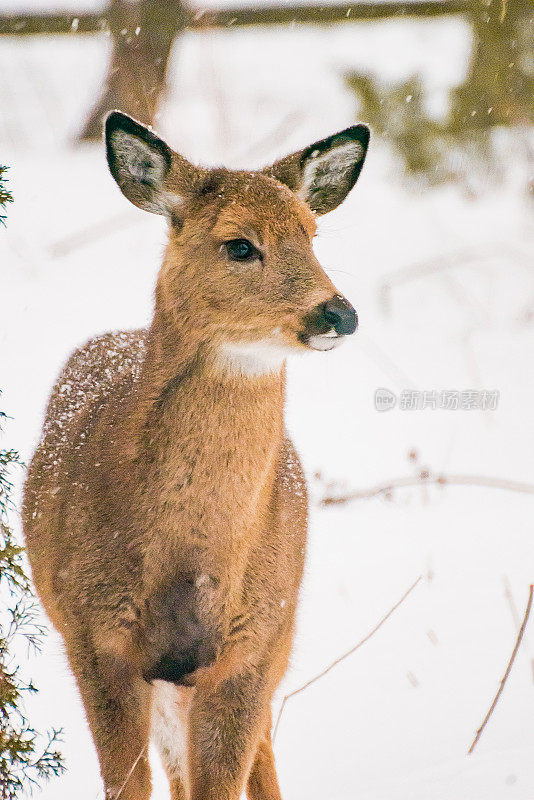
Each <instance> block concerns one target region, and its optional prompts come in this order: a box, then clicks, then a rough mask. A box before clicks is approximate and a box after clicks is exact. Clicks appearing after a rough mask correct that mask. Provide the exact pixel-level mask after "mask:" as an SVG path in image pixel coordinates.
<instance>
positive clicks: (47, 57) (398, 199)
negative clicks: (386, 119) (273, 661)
mask: <svg viewBox="0 0 534 800" xmlns="http://www.w3.org/2000/svg"><path fill="white" fill-rule="evenodd" d="M468 47H469V41H468V37H467V34H466V29H465V27H464V26H463V25H462V24H461V23H460V22H450V21H449V22H445V21H442V22H437V21H436V22H432V23H425V24H422V23H421V24H415V23H408V22H403V23H395V24H393V23H391V24H387V25H360V26H354V27H351V26H346V27H343V28H340V29H330V30H327V31H321V30H315V29H312V30H306V31H303V30H299V31H292V30H287V31H268V30H265V31H261V32H253V31H248V32H246V33H245V32H240V31H232V32H228V33H224V34H214V33H213V34H202V35H188V36H187V37H185V38H184V40H183V41H182V43H181V44H180V46H179V47H177V48H176V52H175V55H174V58H173V63H172V68H171V75H170V90H169V94H168V98H167V102H166V105H165V107H164V108H163V109H162V114H161V119H160V125H159V127H160V130H161V131H162V132H163V133H164V134H165V135H166V136H167V137H168V138H169V140H170V141H171V143H172V144H173V145H174V146H175V147H176V148H177V149H178V148H179V149H182V150H183V151H184V153H185V154H186V155H188V156H189V157H191V158H193V159H197V160H201V161H203V162H205V163H208V164H210V163H211V164H215V163H222V162H224V163H227V164H229V165H243V164H250V165H251V166H254V165H256V164H258V163H261V162H262V161H263V162H268V161H269V160H271V159H273V158H274V157H276V156H278V155H280V154H282V153H284V152H286V151H290V150H292V149H294V148H296V147H298V146H300V145H302V144H305V143H308V142H310V141H313V140H314V139H317V138H320V137H322V136H324V135H326V134H327V133H330V132H332V131H334V130H336V129H339V128H342V127H345V126H346V125H348V124H351V123H352V122H353V120H354V115H355V109H354V103H353V99H352V97H351V96H350V95H349V94H348V93H346V91H345V90H344V89H343V85H342V80H341V78H340V77H339V73H340V72H342V71H343V70H344V69H346V68H349V67H359V68H365V69H366V70H369V71H371V72H373V73H374V74H379V75H382V76H383V77H384V78H385V79H386V80H401V79H404V78H405V77H406V76H408V75H410V74H411V73H412V72H418V73H420V74H422V75H423V78H424V81H425V85H426V86H427V89H428V91H429V93H430V97H429V102H431V103H433V104H434V106H435V107H439V106H440V104H442V103H443V101H444V98H445V96H446V91H447V89H448V88H449V87H450V86H451V84H453V83H454V82H455V81H457V80H459V79H460V77H461V75H462V71H463V70H464V69H465V63H466V54H467V53H468ZM105 55H106V44H105V43H103V42H101V41H100V40H98V39H78V38H75V37H69V38H68V39H59V40H52V41H51V40H48V41H43V40H32V41H31V42H29V41H28V42H20V41H14V40H6V39H4V40H1V41H0V161H1V162H3V163H8V164H11V165H12V169H11V171H10V184H11V188H12V189H13V192H14V194H15V197H16V202H15V204H14V205H13V207H12V208H10V211H9V220H8V227H7V229H6V230H2V231H0V278H1V283H0V320H1V322H0V354H1V355H0V386H1V387H2V388H3V390H4V394H3V396H2V400H1V407H2V408H3V409H4V410H5V411H7V413H9V414H10V415H11V416H12V417H13V420H12V421H10V422H9V426H8V430H7V432H6V436H5V439H4V441H5V442H6V444H12V445H13V446H16V447H18V448H19V449H20V450H21V452H22V455H23V457H24V458H25V459H29V457H30V455H31V452H32V449H33V447H34V445H35V443H36V440H37V438H38V436H39V430H40V425H41V420H42V412H43V408H44V404H45V402H46V398H47V394H48V391H49V388H50V386H51V384H52V382H53V381H54V379H55V376H56V374H57V372H58V370H59V368H60V366H61V364H62V362H63V361H64V360H65V358H66V357H67V355H68V354H69V352H70V351H71V350H72V349H73V348H74V347H75V346H76V345H78V344H80V343H81V342H83V341H84V340H85V339H86V338H88V337H89V336H92V335H94V334H96V333H99V332H102V331H105V330H109V329H116V328H129V327H136V326H138V325H142V324H144V323H146V322H147V320H148V319H149V316H150V310H151V292H152V286H153V283H154V278H155V275H156V271H157V269H158V264H159V261H160V258H161V252H162V247H163V243H164V240H165V230H164V224H163V222H162V221H161V220H160V219H159V218H156V217H153V216H151V215H149V214H143V213H142V212H138V211H136V210H135V209H134V208H133V207H131V206H128V204H127V203H126V201H125V200H124V199H123V198H122V196H121V195H120V193H119V192H118V190H117V189H116V187H115V185H114V183H113V181H112V179H111V178H110V176H109V175H108V173H107V169H106V165H105V160H104V157H103V150H102V147H101V146H99V145H84V146H79V147H74V146H73V145H72V143H71V141H70V139H71V138H72V136H73V134H74V132H75V131H76V130H77V129H78V128H79V127H80V125H81V121H82V119H83V116H84V114H86V113H87V109H88V106H89V105H90V102H91V98H93V96H94V94H95V92H96V90H97V88H98V86H99V84H100V82H101V80H102V76H103V74H104V70H105ZM520 149H521V148H520V147H519V146H518V147H517V149H516V150H512V151H510V150H509V149H508V148H505V150H504V155H503V164H504V167H505V168H504V170H503V174H502V176H501V177H500V178H499V179H498V180H497V179H496V180H494V181H491V180H488V182H487V185H486V186H485V188H484V189H483V190H482V191H481V193H480V194H479V195H478V196H477V197H476V198H475V199H473V197H472V195H471V194H467V193H464V192H462V190H461V189H460V188H457V187H452V186H449V187H445V188H441V189H439V190H438V189H432V190H430V189H426V188H424V187H423V186H422V185H414V184H413V183H412V184H408V182H407V181H406V180H404V179H403V178H402V176H401V175H400V174H399V171H398V169H397V166H396V165H395V163H394V161H393V160H392V159H391V157H390V155H389V154H388V153H387V152H386V151H385V150H384V148H383V146H382V145H380V143H379V142H375V143H374V144H373V146H372V147H371V150H370V153H369V157H368V162H367V165H366V167H365V169H364V171H363V174H362V177H361V178H360V181H359V183H358V185H357V187H356V189H355V190H354V192H353V193H352V195H351V196H350V197H349V199H348V200H347V201H346V203H345V204H344V206H343V207H342V208H341V209H339V210H338V211H336V212H334V213H332V214H331V215H330V216H329V217H327V218H325V219H324V220H323V221H322V222H321V225H320V236H319V238H318V241H317V253H318V256H319V257H320V259H321V260H322V262H323V264H324V265H325V266H326V267H327V268H328V270H329V272H330V274H331V275H332V278H333V279H334V280H335V282H336V284H337V285H338V287H339V289H340V290H341V291H343V292H344V293H345V294H346V295H347V296H348V297H349V298H350V299H351V301H352V302H353V303H354V305H355V306H356V308H357V310H358V313H359V317H360V331H359V333H358V334H357V335H356V336H355V337H354V338H353V340H351V341H350V342H348V343H347V344H345V345H344V346H343V348H341V349H340V350H338V351H335V352H333V353H328V354H314V355H310V356H307V357H302V358H301V359H297V360H295V361H294V362H293V363H291V364H290V369H289V392H288V394H289V396H288V425H289V428H290V429H291V431H292V432H293V435H294V438H295V441H296V443H297V445H298V448H299V450H300V452H301V454H302V457H303V460H304V463H305V467H306V470H307V472H308V474H309V476H310V483H311V486H312V495H313V503H312V508H311V525H310V548H309V559H308V566H307V572H306V580H305V585H304V588H303V593H302V603H301V609H300V621H299V627H298V635H297V640H296V646H295V652H294V657H293V666H292V669H291V671H290V673H289V674H288V676H287V678H286V680H285V683H284V686H283V687H282V689H281V691H280V698H281V697H282V696H283V695H284V694H285V693H287V692H289V691H291V690H292V689H294V688H296V687H298V686H299V685H300V684H302V683H304V682H305V681H306V680H308V679H309V678H311V677H312V676H314V675H315V674H316V673H318V672H320V671H321V670H322V669H323V668H324V667H325V666H327V665H328V664H329V663H330V662H331V661H333V660H334V659H335V658H336V657H337V656H339V655H340V654H341V653H343V652H344V651H346V650H348V649H349V648H351V647H352V646H353V645H354V644H355V643H357V642H358V641H359V640H360V639H361V638H363V637H364V636H365V635H366V634H367V633H368V632H369V631H370V630H371V629H372V628H373V626H374V625H375V624H376V623H377V621H378V620H379V619H380V618H381V617H382V616H383V615H384V614H385V613H386V612H387V611H388V610H389V609H390V608H391V606H392V605H393V604H394V603H395V602H396V601H397V600H398V599H399V598H400V597H401V595H402V594H403V593H404V592H405V591H406V589H407V588H408V587H409V586H410V584H411V583H412V582H413V581H414V580H415V579H416V578H417V577H418V576H419V575H422V576H423V578H422V580H421V581H420V583H419V584H418V586H417V587H416V588H415V589H414V591H413V592H412V594H411V595H410V596H409V597H408V598H407V600H406V601H405V602H404V603H403V604H402V606H401V607H400V608H399V609H398V610H397V611H396V612H395V614H394V615H393V616H392V617H391V618H390V619H389V620H388V621H387V622H386V623H385V625H384V626H383V627H382V628H381V629H380V630H379V631H378V632H377V633H376V635H375V636H373V637H372V638H371V639H370V640H369V642H368V643H366V644H365V645H363V647H362V648H361V649H360V650H359V651H358V652H357V653H355V654H354V655H353V656H352V657H351V658H349V659H347V660H346V661H345V662H344V663H342V664H341V665H340V666H339V667H337V668H336V669H335V670H334V671H332V672H331V673H330V674H329V675H328V676H326V677H325V678H324V679H322V680H321V681H319V682H317V683H316V684H314V685H313V686H312V687H310V688H309V689H308V690H307V691H306V692H304V693H302V694H301V695H299V696H298V697H296V698H294V699H293V700H291V701H290V702H289V703H288V704H287V706H286V709H285V712H284V715H283V717H282V720H281V723H280V727H279V732H278V736H277V740H276V755H277V761H278V767H279V775H280V781H281V786H282V791H283V795H284V798H287V800H315V799H317V800H319V799H321V800H324V798H327V800H352V798H361V799H362V800H479V799H480V800H505V799H506V798H511V799H512V798H513V800H532V798H534V759H533V757H532V752H533V747H534V684H533V680H534V674H533V658H534V629H533V627H532V626H534V619H533V620H532V621H531V626H530V630H527V634H526V635H525V639H524V641H523V644H522V646H521V649H520V651H519V654H518V657H517V661H516V663H515V665H514V668H513V670H512V673H511V676H510V678H509V680H508V683H507V685H506V687H505V690H504V693H503V696H502V698H501V701H500V703H499V705H498V707H497V709H496V711H495V713H494V715H493V717H492V718H491V720H490V722H489V724H488V727H487V729H486V731H485V732H484V735H483V737H482V739H481V741H480V743H479V745H478V747H477V749H476V750H475V752H474V754H473V755H471V756H467V755H466V752H467V749H468V747H469V744H470V742H471V740H472V738H473V736H474V733H475V731H476V729H477V728H478V726H479V725H480V723H481V721H482V719H483V717H484V714H485V713H486V710H487V708H488V706H489V704H490V702H491V699H492V696H493V694H494V692H495V691H496V689H497V686H498V684H499V681H500V679H501V677H502V674H503V672H504V669H505V667H506V663H507V660H508V658H509V655H510V653H511V651H512V647H513V645H514V641H515V637H516V634H517V621H516V619H514V608H513V606H514V604H515V607H516V612H515V613H516V616H517V615H519V617H521V615H522V614H523V610H524V607H525V604H526V600H527V594H528V586H529V584H530V583H531V582H532V581H533V578H534V544H533V541H532V537H533V535H534V531H533V517H534V514H533V505H534V503H533V499H534V498H533V497H532V495H528V494H519V493H514V492H510V491H503V490H496V489H493V490H488V489H483V488H474V487H470V486H466V487H456V488H455V487H443V488H436V487H427V488H425V487H421V486H419V487H415V488H411V489H403V490H399V491H396V492H394V493H393V496H392V498H391V499H390V500H384V499H383V498H380V497H379V498H375V499H368V500H360V501H358V502H354V503H350V504H344V505H338V506H330V507H326V508H325V507H321V506H319V504H318V502H317V501H318V499H319V498H320V496H321V495H322V494H323V493H324V492H326V491H334V492H338V493H342V492H343V491H344V490H351V489H359V488H366V487H372V486H374V485H377V484H382V483H384V482H385V483H387V482H388V481H389V480H391V479H394V478H400V477H403V476H411V475H415V474H416V473H417V471H418V470H420V469H421V468H425V467H428V468H429V469H430V470H432V471H435V472H438V473H439V472H444V473H446V474H466V475H476V476H494V477H502V478H506V479H510V480H515V481H524V482H530V483H533V482H534V458H533V455H532V451H533V448H532V444H533V437H534V418H533V411H532V409H533V408H534V370H533V368H532V364H533V362H534V328H533V324H534V272H533V254H534V225H533V219H534V218H533V208H532V205H531V204H529V201H528V198H527V196H526V193H525V185H526V183H527V178H528V175H527V174H526V171H525V168H524V166H522V162H521V161H520V159H521V155H520ZM417 265H420V266H421V267H422V273H421V274H419V273H416V275H414V276H412V277H408V279H407V280H404V281H397V280H396V276H398V275H402V274H404V273H403V271H404V270H406V269H407V268H409V267H412V266H417ZM440 267H441V268H440ZM390 284H391V285H390ZM388 285H390V288H389V290H387V286H388ZM385 287H386V288H385ZM377 388H388V389H390V390H391V391H393V392H395V393H396V395H397V396H398V395H400V393H401V392H402V391H403V390H416V391H428V392H431V391H434V390H435V391H443V390H450V391H460V390H477V391H481V390H490V391H491V390H496V391H498V392H499V403H498V407H497V410H495V411H491V410H486V411H477V410H460V409H458V410H438V409H432V408H427V409H425V410H411V411H410V410H402V409H400V408H399V407H398V405H397V407H396V408H395V409H394V410H390V411H388V412H379V411H377V410H376V409H375V407H374V393H375V390H376V389H377ZM410 452H415V453H416V454H417V458H416V460H414V459H410V458H409V453H410ZM317 472H318V473H320V475H321V478H320V479H318V478H316V477H314V475H315V473H317ZM329 482H332V483H333V486H332V487H330V488H328V487H327V486H326V484H328V483H329ZM506 585H509V587H510V592H511V595H512V598H513V599H512V601H511V600H510V597H507V596H506V594H505V586H506ZM30 669H31V672H32V675H33V677H34V678H35V680H36V682H37V683H38V685H39V687H40V693H39V695H38V696H37V697H36V698H35V699H34V700H33V701H32V704H31V707H30V712H31V715H32V721H33V722H34V724H35V725H36V726H37V727H41V728H43V727H46V726H49V725H54V726H56V727H59V726H62V727H63V728H64V738H65V742H64V745H63V751H64V754H65V756H66V759H67V765H68V771H67V772H66V774H65V775H64V776H63V777H62V778H61V779H59V780H54V781H52V782H51V783H50V784H49V785H48V786H46V787H45V789H44V792H43V794H42V797H43V799H44V800H71V799H72V798H73V797H75V798H77V800H95V798H100V797H101V789H100V783H99V778H98V767H97V763H96V758H95V755H94V751H93V747H92V744H91V740H90V737H89V733H88V730H87V726H86V723H85V721H84V717H83V712H82V708H81V703H80V701H79V699H78V696H77V693H76V689H75V686H74V682H73V679H72V677H71V676H70V674H69V671H68V668H67V665H66V662H65V659H64V656H63V653H62V648H61V644H60V642H59V640H58V638H57V636H56V635H55V634H54V633H51V634H50V635H49V637H48V639H47V642H46V647H45V651H44V653H43V655H42V656H41V657H38V658H35V659H34V660H33V662H32V664H31V667H30ZM154 763H155V788H154V798H158V800H163V799H164V798H165V797H167V794H166V792H167V789H166V787H165V782H164V779H163V777H162V774H161V770H160V769H159V767H158V764H157V760H156V759H154Z"/></svg>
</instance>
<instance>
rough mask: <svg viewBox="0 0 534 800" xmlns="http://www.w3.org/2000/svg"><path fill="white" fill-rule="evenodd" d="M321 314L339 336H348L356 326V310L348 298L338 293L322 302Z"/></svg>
mask: <svg viewBox="0 0 534 800" xmlns="http://www.w3.org/2000/svg"><path fill="white" fill-rule="evenodd" d="M323 316H324V318H325V320H326V321H327V322H328V324H329V325H331V326H332V328H333V329H334V330H335V332H336V333H338V334H339V335H340V336H348V335H350V334H351V333H354V331H355V330H356V328H357V327H358V317H357V316H356V311H355V310H354V309H353V307H352V306H351V304H350V303H349V301H348V300H345V298H344V297H340V296H339V295H336V296H335V297H333V298H332V299H331V300H329V301H328V302H327V303H325V304H324V308H323Z"/></svg>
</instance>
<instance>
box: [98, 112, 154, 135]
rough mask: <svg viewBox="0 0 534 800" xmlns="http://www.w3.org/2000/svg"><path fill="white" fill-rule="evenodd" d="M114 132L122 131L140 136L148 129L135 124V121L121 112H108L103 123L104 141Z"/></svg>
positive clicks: (137, 123) (138, 123)
mask: <svg viewBox="0 0 534 800" xmlns="http://www.w3.org/2000/svg"><path fill="white" fill-rule="evenodd" d="M116 130H121V131H124V132H125V133H132V134H134V135H136V136H139V135H142V134H143V133H144V132H145V131H147V130H148V129H147V128H146V127H145V125H142V124H141V123H140V122H137V120H136V119H134V118H133V117H130V116H129V115H128V114H125V113H124V112H123V111H117V110H115V111H110V112H109V114H108V115H107V117H106V119H105V122H104V135H105V137H106V139H108V138H109V136H110V134H112V133H113V132H114V131H116Z"/></svg>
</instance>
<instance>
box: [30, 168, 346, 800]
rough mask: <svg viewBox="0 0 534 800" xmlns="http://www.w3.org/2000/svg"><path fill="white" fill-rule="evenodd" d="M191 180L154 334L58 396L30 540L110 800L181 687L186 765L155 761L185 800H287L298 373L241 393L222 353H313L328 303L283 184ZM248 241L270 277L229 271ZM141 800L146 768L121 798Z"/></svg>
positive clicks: (300, 521)
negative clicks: (157, 708) (292, 425)
mask: <svg viewBox="0 0 534 800" xmlns="http://www.w3.org/2000/svg"><path fill="white" fill-rule="evenodd" d="M173 171H174V174H173V173H171V175H170V176H169V177H168V179H167V182H166V189H167V190H172V191H173V192H174V191H175V192H176V194H180V195H182V196H183V194H184V193H183V189H182V186H181V184H180V181H183V179H184V178H183V164H182V162H180V161H179V160H178V157H176V160H175V162H174V167H173ZM193 183H194V184H195V185H194V189H191V188H190V191H189V195H188V197H187V199H186V201H185V203H184V202H182V203H181V204H180V206H179V208H178V209H177V211H176V213H174V212H173V215H172V217H173V223H172V224H171V227H170V235H169V244H168V247H167V251H166V254H165V258H164V263H163V266H162V269H161V272H160V275H159V278H158V283H157V289H156V303H155V311H154V318H153V321H152V324H151V326H150V328H149V330H148V331H137V332H131V333H119V334H108V335H106V336H102V337H99V338H98V339H93V340H92V341H90V342H89V343H88V344H87V345H86V346H85V347H83V348H82V349H80V350H78V351H77V352H75V353H74V355H73V356H72V357H71V359H70V361H69V362H68V364H67V366H66V368H65V370H64V372H63V374H62V375H61V377H60V378H59V380H58V382H57V384H56V386H55V388H54V391H53V393H52V396H51V399H50V402H49V406H48V411H47V415H46V422H45V427H44V434H43V438H42V440H41V443H40V444H39V446H38V448H37V451H36V453H35V456H34V458H33V461H32V464H31V467H30V470H29V474H28V479H27V484H26V492H25V502H24V528H25V533H26V539H27V545H28V553H29V556H30V560H31V565H32V570H33V576H34V580H35V584H36V586H37V589H38V592H39V595H40V597H41V599H42V601H43V604H44V606H45V608H46V610H47V612H48V614H49V616H50V618H51V620H52V622H53V624H54V625H55V627H56V628H57V629H58V630H59V631H60V632H61V634H62V636H63V638H64V640H65V645H66V650H67V654H68V657H69V660H70V664H71V666H72V669H73V671H74V674H75V676H76V679H77V682H78V686H79V688H80V692H81V694H82V698H83V701H84V705H85V708H86V712H87V717H88V721H89V724H90V727H91V731H92V734H93V737H94V741H95V744H96V747H97V750H98V755H99V759H100V765H101V771H102V777H103V780H104V784H105V788H106V792H107V796H108V797H110V798H114V797H116V796H117V793H118V792H119V790H120V787H121V786H122V785H123V783H124V781H125V779H126V777H127V775H128V773H129V770H130V768H131V766H132V764H134V762H135V760H136V759H137V757H138V756H139V753H141V752H142V751H144V748H145V747H146V744H147V741H148V738H149V735H150V729H151V704H152V695H153V692H154V688H153V687H154V686H158V685H159V683H160V682H159V678H158V676H161V674H162V671H163V673H164V672H165V670H168V671H169V670H170V673H169V674H170V675H171V677H170V678H169V680H171V681H172V679H173V677H172V676H173V675H174V673H173V670H174V671H178V672H180V671H181V672H180V674H179V675H178V672H177V674H176V675H175V678H176V681H175V682H176V683H177V684H181V686H178V685H177V686H176V688H175V689H173V690H171V691H172V692H175V694H172V700H171V702H170V704H169V708H168V713H169V714H176V715H177V716H176V720H177V722H176V725H178V724H179V722H180V720H181V723H180V724H184V720H185V727H186V728H187V745H186V750H187V752H186V756H185V757H184V763H181V764H178V763H174V762H175V761H176V760H177V759H176V757H175V755H174V756H173V753H172V742H170V744H169V745H162V748H161V752H162V757H163V761H164V764H165V766H166V768H167V770H168V774H169V780H170V784H171V790H172V797H173V800H238V798H239V796H240V794H241V792H242V790H243V787H244V786H245V784H246V786H247V793H248V797H249V798H250V800H280V791H279V788H278V783H277V779H276V772H275V768H274V759H273V754H272V748H271V739H270V703H271V697H272V694H273V691H274V689H275V687H276V686H277V684H278V683H279V681H280V679H281V677H282V675H283V673H284V671H285V669H286V666H287V662H288V657H289V652H290V647H291V641H292V636H293V628H294V616H295V609H296V604H297V595H298V589H299V585H300V581H301V576H302V569H303V560H304V551H305V541H306V514H307V503H306V487H305V482H304V479H303V476H302V470H301V467H300V464H299V461H298V457H297V456H296V454H295V451H294V449H293V446H292V445H291V443H290V441H289V439H288V438H287V436H286V435H285V434H284V428H283V407H284V383H285V378H284V369H283V368H281V369H279V370H273V371H271V372H266V373H264V374H258V375H252V376H247V375H243V374H240V373H236V372H235V371H232V369H230V368H226V367H225V366H224V364H222V363H221V362H220V360H219V356H218V354H219V352H220V348H221V347H222V346H223V345H224V344H225V343H228V342H238V341H243V340H246V341H252V342H255V341H259V340H261V339H263V338H265V337H269V336H271V335H272V331H273V329H276V330H277V334H276V335H277V336H278V337H281V339H283V342H284V343H285V344H286V346H287V347H294V348H295V349H297V348H301V349H303V348H304V347H305V343H303V340H302V336H301V334H302V331H303V330H306V329H307V327H308V328H309V327H310V326H311V327H312V328H314V326H315V328H314V329H317V330H319V329H320V328H318V326H320V323H319V322H318V321H317V320H316V319H315V318H314V316H313V311H314V309H316V308H317V307H318V306H319V305H320V304H321V303H325V302H326V301H327V300H328V299H329V298H331V297H332V295H333V294H334V293H335V289H334V287H333V285H332V283H331V282H330V280H329V279H328V278H327V276H326V275H325V273H324V272H323V271H322V269H321V267H320V266H319V264H318V262H317V260H316V259H315V257H314V255H313V252H312V248H311V237H312V235H313V233H314V229H315V222H314V219H313V215H312V213H311V212H310V211H309V209H308V207H307V206H306V205H305V203H304V202H303V201H302V200H300V199H298V198H297V197H296V196H295V194H294V193H293V192H292V191H291V190H290V189H289V188H287V187H286V186H284V185H283V184H282V183H280V182H279V181H278V180H277V179H276V177H273V176H272V175H266V174H252V173H231V172H228V171H224V170H221V171H217V172H215V173H210V174H207V173H206V172H205V171H200V170H199V171H197V172H196V173H195V177H194V180H193ZM190 186H191V181H190ZM177 214H179V219H178V218H177ZM245 236H246V237H247V238H250V239H251V241H253V243H255V239H258V240H260V241H259V242H258V244H259V245H260V244H261V247H262V250H263V252H264V253H265V259H264V262H263V265H262V267H261V268H257V267H250V268H248V269H247V268H244V267H243V265H241V264H230V265H229V264H228V263H227V261H225V260H224V259H223V258H221V257H220V249H221V242H224V241H226V240H229V239H234V238H239V237H245ZM254 237H255V238H254ZM306 326H307V327H306ZM182 673H183V674H182ZM166 685H169V686H172V685H173V684H172V682H171V683H170V684H166ZM166 713H167V711H165V714H166ZM178 718H180V719H178ZM172 719H174V717H172ZM173 724H174V723H173ZM171 729H172V730H174V728H172V725H171V728H169V730H171ZM162 730H163V728H162ZM177 730H178V728H177ZM149 796H150V776H149V767H148V763H147V758H146V757H145V756H143V757H142V758H141V759H140V760H139V762H138V764H137V766H136V768H135V769H134V771H133V773H132V775H131V777H130V778H129V779H128V781H127V783H126V785H125V786H124V788H123V790H122V793H121V798H122V800H147V799H148V798H149Z"/></svg>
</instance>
